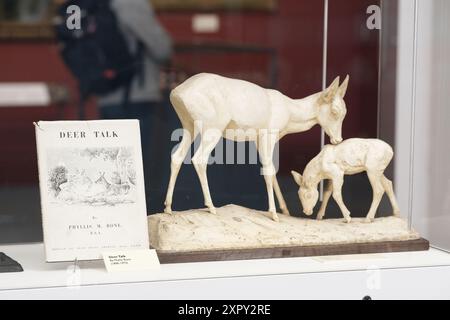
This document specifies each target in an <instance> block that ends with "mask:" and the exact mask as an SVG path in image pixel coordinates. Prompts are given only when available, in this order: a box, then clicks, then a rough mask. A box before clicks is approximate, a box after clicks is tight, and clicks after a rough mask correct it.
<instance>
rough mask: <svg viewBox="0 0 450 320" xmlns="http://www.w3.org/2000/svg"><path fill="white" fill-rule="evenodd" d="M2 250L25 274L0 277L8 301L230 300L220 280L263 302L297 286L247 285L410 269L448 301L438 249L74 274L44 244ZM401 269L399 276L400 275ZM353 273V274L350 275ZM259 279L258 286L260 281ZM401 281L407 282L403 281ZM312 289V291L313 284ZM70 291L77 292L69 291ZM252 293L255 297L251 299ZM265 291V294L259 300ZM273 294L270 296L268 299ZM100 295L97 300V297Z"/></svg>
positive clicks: (91, 269)
mask: <svg viewBox="0 0 450 320" xmlns="http://www.w3.org/2000/svg"><path fill="white" fill-rule="evenodd" d="M0 252H4V253H6V254H7V255H9V256H10V257H11V258H13V259H15V260H16V261H18V262H19V263H21V265H22V266H23V268H24V270H25V271H24V272H22V273H6V274H0V300H1V299H8V298H11V297H22V298H23V297H25V298H43V297H45V298H49V297H50V298H51V297H54V298H67V297H72V298H73V297H80V296H79V294H80V292H84V294H83V297H84V298H89V297H91V296H90V295H89V293H92V294H93V295H92V298H95V297H97V298H101V297H105V298H108V297H109V298H117V297H121V298H124V297H134V298H180V299H189V298H193V299H195V298H199V299H204V298H208V297H209V298H226V297H228V296H227V295H224V294H225V292H228V291H227V290H225V289H224V288H222V289H221V286H220V283H221V282H220V281H219V282H217V281H216V280H227V282H224V284H226V285H230V284H233V283H234V286H238V287H239V286H240V285H244V286H245V287H243V288H242V291H239V290H240V289H235V292H234V294H233V295H231V296H230V298H239V297H241V298H252V297H255V298H256V297H258V296H260V297H261V298H283V295H287V294H288V293H289V292H291V293H293V294H294V297H295V292H296V291H298V290H299V288H294V287H291V288H289V290H287V291H285V292H270V291H267V290H265V291H260V290H254V289H255V288H254V287H251V286H250V287H249V285H248V284H246V281H251V282H252V283H253V281H256V283H264V281H266V280H270V279H284V280H285V281H287V282H286V284H287V285H288V284H289V283H292V284H294V283H295V281H294V280H295V279H300V278H301V279H308V280H312V279H320V280H325V279H327V278H330V276H331V277H333V274H335V275H338V274H339V275H340V276H342V275H343V274H346V277H347V276H350V279H355V280H356V279H360V280H358V281H359V282H361V281H362V282H364V283H365V282H366V280H367V278H368V277H370V276H371V275H372V276H373V275H374V274H375V275H376V272H377V271H376V270H379V272H380V273H383V272H384V274H388V273H387V272H392V271H393V272H394V274H397V275H396V276H394V277H393V279H399V276H398V275H399V274H402V275H404V276H405V275H406V273H405V272H406V271H408V270H410V271H414V272H416V271H418V270H419V271H421V272H427V274H428V275H432V274H434V275H437V274H438V273H439V272H440V273H443V274H445V275H446V276H445V277H444V279H442V280H441V281H440V280H439V279H436V281H437V283H436V284H439V285H441V286H442V285H444V286H445V290H447V291H445V292H447V293H448V296H449V297H450V254H448V253H446V252H443V251H440V250H437V249H431V250H429V251H426V252H405V253H383V254H369V255H347V256H328V257H308V258H288V259H271V260H246V261H224V262H204V263H185V264H168V265H162V266H161V269H160V270H159V271H156V272H133V273H114V274H109V273H107V272H106V269H105V267H104V265H103V262H102V261H95V262H80V263H79V267H80V270H79V272H78V273H75V274H74V272H73V271H74V269H73V264H71V263H57V264H48V263H45V262H44V261H45V258H44V248H43V245H42V244H29V245H13V246H0ZM374 270H375V271H374ZM385 271H386V272H385ZM399 271H400V272H401V273H398V272H399ZM395 272H396V273H395ZM352 274H353V276H351V275H352ZM389 274H392V273H389ZM283 276H285V277H283ZM280 277H282V278H280ZM298 277H300V278H298ZM358 277H359V278H358ZM415 277H417V276H415ZM257 279H259V280H261V281H262V282H258V281H257ZM430 279H431V278H429V279H428V280H427V284H431V283H430ZM416 280H417V279H416ZM186 281H190V284H191V285H193V284H196V285H195V286H194V287H201V286H202V285H212V287H211V288H210V290H211V291H210V292H204V291H201V290H200V291H195V289H194V290H193V291H192V290H191V289H189V290H187V291H186V292H185V293H186V296H184V295H182V294H183V292H184V291H183V290H182V289H181V288H182V287H183V286H182V285H181V284H182V283H184V284H186ZM236 281H237V282H236ZM405 281H406V282H408V281H407V279H406V280H405ZM177 283H178V284H180V286H177V285H176V284H177ZM214 283H216V284H214ZM276 283H277V284H279V285H281V283H283V281H281V280H280V281H279V282H276ZM163 284H166V285H167V286H169V287H170V288H171V289H170V290H169V291H164V289H163V288H161V285H163ZM317 285H319V283H317ZM142 286H144V289H145V288H153V289H155V288H159V289H158V290H159V294H156V293H155V292H156V291H155V290H150V289H149V290H150V292H153V295H151V294H148V293H147V295H145V296H139V295H137V293H138V292H141V291H140V290H137V289H136V288H141V289H143V287H142ZM312 286H313V287H314V284H312ZM364 286H365V285H364ZM135 287H136V288H135ZM344 287H345V284H344ZM350 287H351V283H348V288H350ZM369 287H370V286H369ZM73 288H78V289H81V290H75V291H74V290H68V289H73ZM114 288H118V290H119V291H114ZM120 288H121V289H120ZM124 288H129V289H131V288H135V289H136V290H134V291H130V290H128V291H127V292H128V295H126V296H123V294H124V293H123V291H120V290H123V289H124ZM250 288H252V289H251V290H250V291H248V290H247V291H248V292H247V293H248V296H247V295H245V293H246V291H245V290H246V289H250ZM84 289H85V290H84ZM318 289H319V288H315V289H314V290H316V291H317V290H318ZM344 289H345V288H343V289H342V290H344ZM61 290H62V291H61ZM83 290H84V291H83ZM99 290H100V291H99ZM214 290H217V294H214ZM220 290H222V291H220ZM223 290H225V291H223ZM303 290H305V289H303ZM308 290H309V289H308ZM314 290H313V291H311V290H310V292H309V293H310V294H311V296H308V295H307V296H304V297H313V292H314ZM443 290H444V289H442V288H441V289H440V292H441V293H442V294H444V291H443ZM144 291H145V290H144ZM164 292H167V295H164ZM170 292H172V294H170ZM252 292H253V293H254V295H252ZM263 292H264V293H265V294H266V295H262V296H261V294H262V293H263ZM133 293H134V294H133ZM271 293H272V294H273V295H270V294H271ZM303 293H306V291H303ZM329 293H330V292H328V294H329ZM61 294H63V295H61ZM99 294H100V295H101V296H98V295H99ZM324 294H325V293H324ZM361 294H362V292H361ZM342 295H344V293H342V294H341V297H342ZM289 296H290V295H289ZM325 297H326V295H325Z"/></svg>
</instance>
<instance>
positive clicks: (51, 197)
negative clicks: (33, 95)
mask: <svg viewBox="0 0 450 320" xmlns="http://www.w3.org/2000/svg"><path fill="white" fill-rule="evenodd" d="M36 141H37V151H38V163H39V180H40V192H41V208H42V220H43V230H44V243H45V250H46V257H47V261H48V262H58V261H73V260H75V259H77V260H96V259H101V254H102V252H105V251H111V250H115V249H117V250H127V249H132V250H134V249H147V248H149V240H148V230H147V214H146V202H145V187H144V173H143V164H142V150H141V141H140V131H139V122H138V121H137V120H107V121H55V122H45V121H41V122H39V123H37V124H36Z"/></svg>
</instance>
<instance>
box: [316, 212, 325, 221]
mask: <svg viewBox="0 0 450 320" xmlns="http://www.w3.org/2000/svg"><path fill="white" fill-rule="evenodd" d="M323 216H324V215H323V214H318V215H317V218H316V219H317V220H319V221H320V220H323Z"/></svg>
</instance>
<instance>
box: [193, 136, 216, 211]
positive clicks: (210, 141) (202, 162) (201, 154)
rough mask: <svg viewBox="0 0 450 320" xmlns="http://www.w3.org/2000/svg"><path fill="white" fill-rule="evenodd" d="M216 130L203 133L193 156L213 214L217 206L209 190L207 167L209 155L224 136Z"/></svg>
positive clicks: (206, 202)
mask: <svg viewBox="0 0 450 320" xmlns="http://www.w3.org/2000/svg"><path fill="white" fill-rule="evenodd" d="M214 131H215V130H207V131H205V133H204V134H202V137H201V141H200V145H199V147H198V150H197V152H196V153H195V155H194V157H193V158H192V163H193V164H194V167H195V171H196V172H197V175H198V178H199V180H200V184H201V186H202V191H203V196H204V198H205V206H206V207H207V208H208V209H209V212H211V213H212V214H216V208H215V207H214V204H213V202H212V199H211V193H210V192H209V185H208V176H207V173H206V169H207V167H208V160H209V156H210V154H211V152H212V151H213V150H214V148H215V147H216V145H217V143H218V142H219V141H220V138H221V137H222V135H221V133H220V134H219V132H214Z"/></svg>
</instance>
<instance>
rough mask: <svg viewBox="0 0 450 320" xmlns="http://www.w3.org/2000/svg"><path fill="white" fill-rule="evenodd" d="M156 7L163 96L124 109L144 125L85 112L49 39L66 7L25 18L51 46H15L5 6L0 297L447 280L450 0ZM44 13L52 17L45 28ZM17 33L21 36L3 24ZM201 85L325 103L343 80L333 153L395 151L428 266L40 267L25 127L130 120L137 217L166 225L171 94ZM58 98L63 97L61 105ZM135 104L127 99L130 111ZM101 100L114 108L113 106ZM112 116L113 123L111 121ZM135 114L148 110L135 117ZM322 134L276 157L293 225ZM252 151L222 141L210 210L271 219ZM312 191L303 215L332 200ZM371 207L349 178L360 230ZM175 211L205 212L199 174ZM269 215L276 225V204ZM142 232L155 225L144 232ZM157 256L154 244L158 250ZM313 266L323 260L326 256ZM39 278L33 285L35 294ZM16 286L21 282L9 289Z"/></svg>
mask: <svg viewBox="0 0 450 320" xmlns="http://www.w3.org/2000/svg"><path fill="white" fill-rule="evenodd" d="M136 1H137V0H136ZM16 2H17V3H19V2H23V3H24V6H23V7H24V8H25V7H27V6H25V2H28V1H15V3H16ZM113 2H114V1H113ZM117 2H119V3H120V1H119V0H118V1H117ZM137 2H138V1H137ZM152 2H153V6H154V10H155V15H154V17H153V13H152V12H151V11H149V12H150V13H151V16H152V17H153V19H156V20H155V22H154V23H158V24H160V26H161V28H162V29H163V30H165V31H166V32H167V34H168V35H169V36H170V42H171V44H172V49H171V51H172V54H171V55H170V59H167V60H166V61H163V62H161V63H160V62H157V63H156V62H155V65H157V69H154V70H153V71H152V72H153V74H152V75H151V77H153V78H152V79H156V78H155V77H154V73H158V83H157V84H156V83H153V84H152V85H151V86H152V88H157V91H158V93H157V94H156V95H154V96H150V98H148V99H144V100H142V99H140V98H139V97H137V98H136V95H133V93H131V94H130V96H131V99H132V100H131V103H132V104H136V106H134V107H133V108H138V110H139V111H136V112H135V111H133V110H134V109H131V108H130V109H126V108H125V109H123V110H121V109H120V106H117V103H118V102H117V101H120V98H119V100H117V99H116V100H114V97H113V98H112V100H111V99H109V100H108V98H107V99H105V98H102V97H98V98H97V99H96V98H95V97H92V98H91V99H89V100H88V101H87V102H86V103H80V100H81V99H80V94H79V88H78V86H77V80H76V78H75V77H74V76H73V74H72V73H71V72H70V71H69V68H68V67H67V65H65V63H64V61H63V59H62V57H61V55H60V50H59V47H58V43H57V41H56V35H55V33H54V29H53V26H52V24H51V21H52V15H53V12H56V9H55V8H56V7H57V6H58V5H60V3H61V1H42V6H39V7H38V8H35V9H36V12H37V13H36V14H38V13H39V14H40V16H42V17H44V18H43V19H44V20H42V21H45V22H39V23H40V28H43V29H42V30H44V29H45V31H42V32H41V33H40V34H39V35H32V34H29V33H27V35H26V36H24V34H23V33H22V34H19V35H16V36H15V35H14V32H12V31H11V30H12V29H10V27H11V25H12V24H14V25H15V27H16V28H17V25H19V26H20V23H24V22H23V21H22V20H23V19H22V18H20V19H19V18H18V17H21V15H20V14H19V13H18V10H20V6H17V5H13V4H12V2H11V1H7V0H0V10H1V11H0V18H1V19H2V21H1V22H0V48H1V49H0V61H1V62H0V69H1V72H0V118H1V119H2V120H3V121H2V122H1V124H0V144H1V146H2V148H3V156H2V160H1V161H0V162H1V166H0V252H4V253H5V254H7V255H8V256H10V257H11V258H13V259H15V260H17V262H19V263H20V264H22V267H23V269H24V272H23V273H22V275H19V274H12V273H8V274H0V291H1V290H2V289H8V288H10V287H8V286H12V287H13V288H15V289H18V288H28V287H45V286H46V283H48V286H50V287H59V286H66V285H72V284H97V283H101V284H111V283H121V282H138V281H154V280H155V281H156V280H177V279H190V277H192V278H203V277H204V278H215V277H221V276H225V277H234V276H243V275H244V276H252V275H263V274H264V275H268V274H278V273H279V274H290V273H309V272H315V271H336V270H340V271H345V270H367V269H368V268H369V265H373V264H375V265H377V266H378V267H379V268H381V269H395V268H409V267H422V266H423V267H425V266H435V265H441V266H442V265H449V266H450V258H449V257H448V254H447V251H449V250H450V237H449V236H448V232H447V230H448V229H449V228H450V190H449V188H450V169H449V167H448V165H447V163H448V162H449V160H450V159H449V158H450V151H449V148H448V142H447V141H446V139H447V138H448V137H449V128H448V126H447V125H446V124H447V122H448V119H450V111H449V110H448V108H447V104H446V102H447V101H448V97H447V96H448V94H449V93H448V90H447V87H448V85H449V79H450V78H449V75H450V69H449V68H450V67H449V66H450V61H448V60H449V59H450V58H449V57H450V54H449V52H448V50H449V41H450V40H449V38H448V36H447V34H446V31H447V30H448V28H449V22H448V19H447V16H448V13H449V12H450V4H449V3H448V1H447V0H433V1H426V0H414V1H409V0H377V1H374V0H363V1H361V0H346V1H340V0H324V1H310V0H301V1H298V0H268V1H259V2H258V1H234V0H233V1H227V0H223V1H210V3H209V5H210V6H207V5H206V4H207V3H208V1H198V2H196V1H189V5H186V4H185V3H184V2H182V1H181V2H180V3H179V4H177V1H171V2H170V5H169V4H168V3H169V1H168V2H167V3H166V2H164V1H150V3H152ZM183 3H184V4H183ZM205 6H206V7H205ZM43 7H47V8H48V11H45V10H44V9H43ZM27 8H28V7H27ZM27 10H29V8H28V9H27ZM44 11H45V12H47V14H43V13H42V12H44ZM48 15H50V17H48ZM124 16H125V15H124ZM122 18H123V17H122ZM14 19H16V21H12V20H14ZM32 22H33V21H32ZM25 23H28V24H29V23H30V21H26V22H25ZM158 28H159V27H158ZM6 30H9V31H6ZM16 30H19V29H16ZM20 30H22V29H20ZM158 30H159V29H158ZM10 31H11V32H10ZM145 32H148V33H151V31H150V30H142V33H144V35H142V34H141V33H140V36H143V37H145ZM153 40H155V39H153ZM155 41H159V40H158V39H156V40H155ZM148 59H151V57H149V58H148ZM163 60H164V59H163ZM155 70H156V71H155ZM199 73H213V74H218V75H222V76H225V77H230V78H235V79H242V80H246V81H249V82H252V83H254V84H257V85H259V86H261V87H263V88H270V89H276V90H278V91H280V92H281V93H283V94H284V95H286V96H287V97H290V98H292V99H301V98H304V97H308V96H310V95H312V94H315V93H320V92H326V90H327V88H330V85H331V83H332V82H333V79H335V78H336V77H338V76H340V83H339V84H340V85H342V84H343V81H344V79H345V77H346V76H347V75H349V79H350V80H349V83H348V88H347V90H346V94H345V104H346V115H345V120H344V122H343V125H342V138H343V139H344V140H347V139H351V138H362V139H370V138H378V139H381V140H383V141H385V142H386V143H388V144H389V145H390V146H392V149H393V150H394V156H393V159H392V162H391V163H390V165H389V166H388V167H387V168H386V170H385V171H384V174H385V176H386V177H387V178H388V179H390V180H392V181H393V185H394V190H395V195H396V198H397V201H398V205H399V207H400V214H401V217H402V218H403V219H404V220H405V221H406V224H407V231H410V232H413V230H414V232H417V233H418V234H420V239H422V238H423V239H426V240H427V241H429V243H430V245H431V249H430V251H424V252H414V248H420V249H423V246H419V247H414V246H412V247H411V248H410V249H403V250H400V251H411V252H408V253H404V254H403V255H402V254H400V255H398V256H395V254H391V253H385V256H383V259H384V260H383V259H382V260H383V261H380V260H376V255H375V256H370V255H366V256H364V255H363V256H361V258H358V259H357V258H355V260H352V259H351V258H349V257H347V258H344V257H343V258H342V259H343V260H345V259H347V260H345V261H347V263H341V262H342V261H341V262H339V258H336V260H332V258H329V259H328V258H325V257H323V258H317V257H315V258H297V259H298V260H295V259H294V260H290V259H286V261H285V262H283V260H274V262H276V263H274V264H271V265H269V264H270V262H269V261H266V262H262V261H259V260H257V261H253V262H252V261H242V264H243V265H245V266H246V267H247V269H245V268H244V269H245V270H251V269H253V268H252V263H254V265H255V266H256V265H258V266H260V267H261V269H260V271H258V272H255V271H243V272H244V274H241V273H239V271H237V269H239V268H236V269H234V268H233V267H230V269H229V271H230V273H229V274H228V273H227V272H226V271H225V270H226V269H227V268H228V267H227V265H225V264H222V265H220V264H217V268H218V269H217V270H215V269H214V267H213V266H211V268H212V269H209V270H208V271H207V270H206V269H205V267H202V264H201V263H200V264H199V265H197V267H195V265H194V267H193V269H191V271H189V272H188V273H185V274H184V275H181V274H182V272H180V273H177V272H178V271H175V273H173V274H169V273H170V272H169V271H167V270H166V271H165V270H162V271H161V272H162V273H153V274H145V273H135V274H129V275H122V276H120V277H116V276H114V275H111V276H108V275H107V274H106V273H105V274H103V273H102V274H100V271H99V270H103V269H102V268H103V265H102V263H101V262H84V263H81V264H78V263H77V264H75V266H74V265H73V263H60V264H54V265H50V266H49V265H48V264H45V255H44V250H43V246H42V244H41V242H42V241H43V230H42V213H41V202H40V194H39V174H38V165H37V161H38V159H37V152H36V147H35V146H36V142H35V134H34V126H33V123H35V122H38V121H42V120H46V121H54V120H100V119H113V118H129V119H134V118H136V114H138V116H139V117H142V118H140V120H141V135H142V145H143V166H144V177H145V189H146V190H145V194H146V205H147V212H148V214H149V216H150V217H151V216H154V217H156V216H155V214H157V216H159V215H158V214H162V213H163V212H164V210H165V209H166V210H167V206H166V205H165V201H166V193H167V189H168V186H169V180H170V177H171V169H172V171H173V163H172V166H171V155H172V154H173V153H174V151H175V150H176V147H177V146H178V145H179V143H180V141H181V136H182V132H181V133H180V131H179V129H180V128H181V127H182V123H181V122H180V117H179V116H180V114H178V115H177V113H176V112H175V110H174V108H173V101H174V100H173V98H172V101H171V99H170V93H171V91H172V89H174V88H175V87H177V86H179V85H180V84H181V83H183V82H184V81H186V80H187V79H189V78H190V77H191V76H193V75H195V74H199ZM26 84H27V85H30V86H31V87H33V86H41V87H43V88H47V95H46V93H45V92H46V90H45V89H44V90H43V93H42V92H41V94H40V93H39V92H38V91H39V90H37V91H36V89H34V90H35V91H33V92H31V93H29V94H27V92H26V90H25V89H23V87H20V86H23V85H26ZM11 88H12V89H11ZM14 88H16V90H17V88H19V89H20V92H21V93H20V95H21V96H19V97H18V94H17V92H19V91H14ZM48 88H51V89H48ZM55 88H59V89H58V90H59V91H57V92H56V93H55ZM341 88H342V87H341ZM30 90H31V89H30ZM131 90H133V89H131ZM237 91H239V90H237ZM14 92H15V93H14ZM231 94H233V92H231ZM42 95H44V98H42ZM109 98H111V97H109ZM135 98H136V99H137V100H136V101H133V99H135ZM38 100H39V101H40V102H39V103H37V102H36V101H38ZM42 101H43V102H42ZM110 101H116V104H114V102H113V103H111V102H110ZM119 103H120V102H119ZM118 107H119V112H116V113H114V109H115V110H116V111H117V108H118ZM80 108H82V109H83V110H80ZM107 108H110V109H107ZM139 108H145V109H146V110H147V111H145V112H142V110H143V109H139ZM120 110H121V111H120ZM243 110H245V109H243ZM81 111H82V112H81ZM242 112H243V113H244V112H245V111H242ZM262 112H263V111H261V113H262ZM257 113H258V114H257ZM80 115H84V119H80V118H79V117H80ZM259 116H261V115H260V114H259V112H256V113H255V114H253V115H252V117H253V118H257V117H259ZM235 123H236V122H235ZM328 134H329V132H327V130H324V129H323V126H322V127H321V126H320V125H316V126H314V127H312V128H311V129H309V130H305V131H304V132H299V133H295V134H289V135H286V136H284V137H283V138H282V139H281V140H280V141H279V143H278V144H277V145H276V147H275V150H276V152H275V154H274V159H275V161H274V162H275V164H276V169H277V178H278V183H279V188H280V190H281V192H282V194H283V196H284V199H285V201H286V205H287V209H288V210H289V212H290V214H291V216H293V217H297V218H302V219H311V221H313V220H314V221H315V218H316V215H313V216H312V217H309V216H308V215H306V214H305V213H304V211H307V210H306V209H305V208H302V204H301V201H300V199H299V186H298V185H297V183H296V181H295V179H294V178H293V176H292V174H291V172H292V171H298V172H303V171H304V170H305V167H306V166H307V164H308V163H309V162H310V161H311V159H313V158H314V157H315V156H316V155H318V154H319V153H320V152H321V150H323V149H324V147H325V146H326V145H329V144H332V142H336V141H330V140H334V137H332V139H330V137H329V136H328ZM197 140H198V139H197ZM193 142H194V147H192V148H193V149H192V150H191V151H192V152H191V153H192V154H194V151H195V148H196V145H198V141H197V143H195V142H196V141H193ZM256 148H257V147H256V145H255V144H254V143H253V142H234V141H230V140H225V139H223V140H220V142H219V143H218V146H217V147H216V149H215V151H213V152H212V154H211V157H210V161H209V163H210V165H209V166H208V182H209V190H210V191H211V196H212V200H213V202H214V205H215V207H216V208H221V207H224V206H227V205H230V204H233V205H236V206H241V207H245V208H251V209H252V210H258V211H263V212H267V210H268V193H267V185H266V183H265V179H264V177H263V176H262V175H261V161H260V159H258V156H256V159H255V160H254V161H249V159H250V158H251V155H255V154H257V149H256ZM230 150H231V151H230ZM233 150H234V151H236V150H237V151H240V152H242V154H243V159H239V156H236V154H234V153H233V152H234V151H233ZM230 152H231V155H230ZM241 160H242V161H241ZM247 160H248V161H247ZM318 191H319V201H318V204H317V205H316V206H315V208H313V209H314V212H315V213H317V211H318V210H319V207H320V204H321V201H322V200H323V198H324V196H325V194H326V192H325V191H326V184H322V183H321V184H319V189H318ZM373 194H374V192H373V188H372V185H371V183H370V180H369V179H368V176H367V174H366V172H362V173H360V174H356V175H351V176H350V175H348V176H347V175H346V176H345V179H344V183H343V186H342V197H343V199H344V202H345V205H346V206H347V208H348V210H349V211H350V212H351V216H352V218H354V219H356V220H355V221H359V220H357V219H358V218H365V217H366V215H367V212H368V210H369V208H370V207H371V203H372V201H373ZM166 204H167V201H166ZM171 204H172V209H173V211H174V212H175V211H176V212H180V211H186V210H192V209H197V208H203V207H204V204H205V203H204V196H203V193H202V186H201V183H200V182H199V178H198V174H197V171H196V168H195V166H194V165H192V164H191V163H189V162H188V163H187V164H184V165H183V166H182V168H181V171H180V174H179V176H178V179H177V182H176V187H175V189H174V194H173V203H171ZM277 209H278V211H279V212H280V213H281V208H280V206H279V205H278V208H277ZM392 212H393V208H392V206H391V201H390V199H389V197H388V196H387V195H384V196H383V198H382V200H381V203H380V206H379V207H378V210H377V213H376V217H377V218H378V219H385V218H389V217H390V216H392ZM280 216H281V214H280ZM326 218H327V219H341V218H342V210H341V208H340V207H339V205H338V204H337V202H336V201H334V200H330V202H329V205H328V208H327V211H326ZM149 219H150V221H151V219H152V218H149ZM235 219H240V218H235ZM379 221H380V220H379ZM152 230H153V231H154V229H152V226H150V233H151V232H152ZM355 232H356V231H355ZM150 238H152V235H150ZM155 241H156V242H157V240H155V239H153V244H154V243H155ZM338 242H339V239H338V240H336V243H338ZM328 244H333V243H328ZM422 245H423V243H422ZM427 245H428V244H427ZM387 247H389V250H387V249H386V250H381V252H391V251H396V250H395V249H392V248H393V247H395V245H392V244H391V243H389V244H388V245H387ZM358 248H359V247H358ZM355 250H356V251H355ZM355 250H353V251H352V250H350V251H348V250H347V251H345V250H344V251H343V252H342V253H344V254H345V253H356V252H357V251H358V250H361V249H355ZM175 251H176V250H175ZM314 252H317V251H314ZM319 252H320V253H319V255H325V254H326V253H325V252H322V251H319ZM333 252H334V253H338V252H337V251H333ZM333 252H332V253H333ZM375 252H377V249H373V248H366V249H365V251H364V250H363V253H375ZM309 255H311V254H308V256H309ZM283 256H285V257H292V256H295V255H293V254H292V252H290V251H289V252H288V251H286V250H285V251H282V252H281V251H280V253H279V254H278V255H276V256H275V257H280V258H281V257H283ZM215 257H216V258H214V259H211V258H206V260H228V259H229V257H228V258H227V259H225V258H220V257H223V255H222V256H220V255H219V256H218V255H215ZM217 257H219V258H217ZM262 257H264V254H263V255H262V256H261V255H256V256H254V255H252V254H250V253H248V254H245V255H244V260H245V259H254V258H262ZM268 257H274V256H270V255H269V256H268ZM160 258H161V261H162V262H164V261H168V262H186V261H180V260H171V258H167V257H165V256H163V255H162V256H161V257H160ZM378 258H379V256H378ZM165 259H167V260H165ZM239 259H242V257H240V258H239ZM308 259H310V260H308ZM327 259H328V260H327ZM364 259H366V260H364ZM373 259H375V262H374V260H373ZM190 261H196V260H195V259H194V260H190ZM197 261H198V260H197ZM67 268H74V270H78V269H80V268H81V270H87V271H85V273H84V277H83V279H81V280H80V279H79V278H71V280H70V281H72V280H73V281H75V283H68V282H67V281H69V280H67V279H66V278H65V277H64V276H63V275H62V274H63V273H66V270H68V269H67ZM77 268H78V269H77ZM180 268H181V267H180ZM277 268H278V269H277ZM70 270H72V269H70ZM52 272H59V276H58V277H56V278H54V277H53V276H52ZM164 272H166V273H164ZM37 274H39V275H40V276H39V278H40V279H41V280H31V278H33V277H34V276H36V275H37ZM20 277H22V278H20ZM52 277H53V279H52ZM63 278H64V279H63ZM3 279H5V282H4V281H2V280H3ZM6 279H13V280H11V281H9V280H8V281H7V280H6ZM14 279H15V280H14ZM62 279H63V280H62ZM74 279H75V280H74ZM66 280H67V281H66ZM70 281H69V282H70ZM77 281H79V282H77ZM14 282H16V283H19V284H18V286H15V285H14ZM3 283H7V285H6V284H5V285H3Z"/></svg>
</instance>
